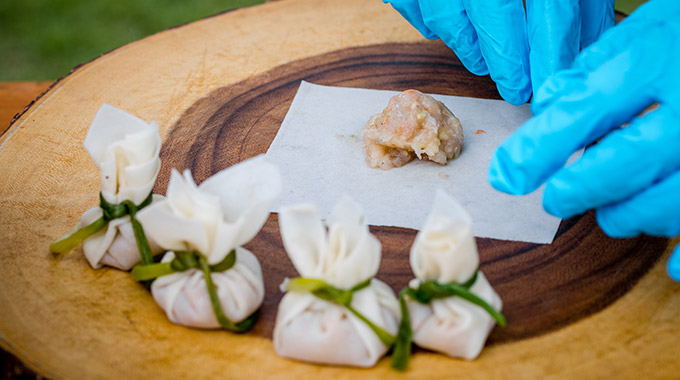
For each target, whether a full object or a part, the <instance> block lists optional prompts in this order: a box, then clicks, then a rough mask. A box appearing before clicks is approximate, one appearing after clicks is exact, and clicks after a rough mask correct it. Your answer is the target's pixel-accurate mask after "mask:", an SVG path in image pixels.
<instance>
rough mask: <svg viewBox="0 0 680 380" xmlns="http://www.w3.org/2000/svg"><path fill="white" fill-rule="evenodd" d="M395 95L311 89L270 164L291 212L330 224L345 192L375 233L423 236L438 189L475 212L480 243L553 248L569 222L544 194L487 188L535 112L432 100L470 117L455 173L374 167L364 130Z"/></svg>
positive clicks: (293, 112)
mask: <svg viewBox="0 0 680 380" xmlns="http://www.w3.org/2000/svg"><path fill="white" fill-rule="evenodd" d="M396 94H397V92H395V91H382V90H366V89H356V88H342V87H327V86H319V85H315V84H310V83H307V82H302V83H301V84H300V88H299V89H298V92H297V94H296V95H295V99H294V100H293V103H292V104H291V106H290V109H289V110H288V113H287V114H286V117H285V119H284V121H283V123H282V124H281V128H280V129H279V132H278V134H277V135H276V138H274V142H273V143H272V145H271V146H270V147H269V150H268V151H267V157H269V159H271V160H272V161H273V162H275V163H277V164H278V165H279V167H280V168H281V171H282V175H283V181H284V183H283V186H284V190H283V193H282V195H281V197H280V199H279V202H278V204H277V205H276V206H275V208H274V210H273V211H275V212H276V211H278V210H279V209H280V207H281V206H282V205H290V204H296V203H309V202H311V203H315V204H316V205H317V206H318V207H319V211H320V213H321V216H322V217H323V218H325V217H327V216H328V215H329V213H330V211H331V210H332V208H333V205H334V204H335V202H336V201H337V200H338V199H339V198H340V196H341V195H342V194H347V195H349V196H351V197H353V198H354V199H356V200H357V201H358V202H359V204H361V205H362V207H363V208H364V211H365V212H366V218H367V221H368V222H369V223H370V224H372V225H381V226H396V227H406V228H412V229H420V228H421V227H422V226H423V224H424V223H425V219H426V217H427V214H428V213H429V211H430V207H431V202H432V199H433V198H434V194H435V191H436V190H437V189H438V188H441V189H444V190H445V191H447V192H448V193H449V194H451V195H452V196H454V197H455V198H456V199H457V200H458V201H459V202H460V203H461V204H462V205H463V207H465V209H466V210H467V211H468V213H470V216H471V217H472V220H473V231H474V233H475V236H478V237H487V238H495V239H503V240H518V241H527V242H533V243H541V244H544V243H551V242H552V240H553V238H554V237H555V233H556V232H557V228H558V227H559V223H560V219H558V218H556V217H553V216H551V215H549V214H547V213H546V212H545V211H544V210H543V207H542V204H541V199H542V195H543V194H542V193H543V192H542V189H541V190H539V191H536V192H534V193H532V194H529V195H526V196H522V197H517V196H511V195H507V194H503V193H501V192H498V191H496V190H494V189H493V188H492V187H491V185H489V182H488V181H487V172H488V168H489V162H490V160H491V156H492V154H493V152H494V151H495V150H496V148H497V147H498V145H499V144H500V143H501V142H502V141H503V140H505V139H506V138H507V137H508V136H510V134H511V133H512V132H513V131H515V130H516V129H517V127H519V126H520V125H521V124H522V123H523V122H524V121H526V120H527V119H529V117H531V112H530V110H529V106H528V105H522V106H519V107H516V106H513V105H510V104H509V103H506V102H504V101H500V100H488V99H475V98H465V97H459V96H446V95H432V96H434V98H436V99H437V100H439V101H442V102H443V103H444V104H446V106H447V107H448V108H449V109H450V110H451V111H452V112H453V113H454V114H455V115H456V116H457V117H458V119H460V122H461V124H462V125H463V133H464V138H465V143H464V145H463V151H462V154H461V155H460V157H458V158H456V159H454V160H452V161H449V163H448V164H447V165H446V166H440V165H437V164H435V163H433V162H422V161H419V160H417V159H416V160H414V161H412V162H410V163H408V164H406V165H404V166H402V167H400V168H394V169H390V170H381V169H374V168H370V167H368V165H366V162H365V152H364V148H363V146H362V141H361V131H362V128H363V126H364V124H365V123H366V121H367V120H368V119H369V117H370V116H371V115H373V114H375V113H379V112H381V111H382V110H383V108H385V107H386V106H387V102H388V101H389V99H390V98H391V97H392V96H394V95H396Z"/></svg>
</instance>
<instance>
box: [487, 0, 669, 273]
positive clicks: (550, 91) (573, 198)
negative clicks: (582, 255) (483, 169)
mask: <svg viewBox="0 0 680 380" xmlns="http://www.w3.org/2000/svg"><path fill="white" fill-rule="evenodd" d="M655 103H658V108H656V109H654V110H651V111H648V112H647V113H646V114H643V115H641V116H638V115H639V114H640V113H641V112H642V111H643V110H645V109H646V108H648V107H649V106H650V105H653V104H655ZM532 111H533V112H534V115H536V116H535V117H533V118H532V119H530V120H529V121H527V122H526V123H525V124H524V125H523V126H522V127H521V128H520V129H519V130H518V131H517V132H515V134H514V135H512V136H511V137H510V138H508V139H507V140H506V141H505V142H503V143H502V144H501V146H500V147H499V148H498V150H497V151H496V153H495V155H494V156H493V158H492V161H491V167H490V171H489V181H490V182H491V184H492V185H493V186H494V187H495V188H496V189H498V190H501V191H504V192H506V193H511V194H526V193H529V192H531V191H533V190H535V189H536V188H538V187H539V186H540V185H541V184H542V183H544V182H547V183H546V187H545V193H544V197H543V207H544V208H545V209H546V211H548V212H549V213H551V214H553V215H555V216H558V217H561V218H566V217H569V216H572V215H575V214H579V213H582V212H584V211H586V210H588V209H593V208H594V209H596V210H597V212H596V214H597V221H598V223H599V225H600V227H601V228H602V230H604V232H606V233H607V234H608V235H610V236H613V237H628V236H635V235H637V234H640V233H647V234H651V235H661V236H674V235H677V234H678V233H680V1H677V0H651V1H650V2H648V3H646V4H644V5H643V6H641V7H640V8H638V10H637V11H635V12H634V13H633V14H632V15H631V16H630V17H628V18H626V19H625V20H624V21H622V22H621V23H620V24H619V25H618V26H616V27H614V28H612V29H611V30H609V31H607V32H606V33H605V34H604V35H603V36H602V38H601V39H600V40H599V41H597V42H595V43H594V44H592V45H591V46H590V47H589V48H588V49H586V50H585V51H583V53H582V54H581V55H580V56H578V57H577V58H576V61H575V62H574V65H573V67H572V68H571V69H569V70H564V71H561V72H559V73H557V74H556V75H554V76H552V77H550V78H549V79H548V80H547V81H546V83H545V84H544V85H543V86H542V87H541V88H540V89H539V90H538V91H537V92H536V94H535V95H534V99H533V103H532ZM627 122H630V125H628V126H625V127H620V126H621V125H622V124H623V123H627ZM600 138H601V140H600V141H598V142H597V143H596V144H595V145H593V146H591V147H590V148H588V149H587V150H586V151H585V153H584V154H583V156H582V157H581V159H579V160H578V161H576V162H575V163H573V164H571V165H569V166H567V167H563V165H564V164H565V162H566V161H567V158H568V157H569V156H570V155H571V154H572V153H573V152H574V151H576V150H577V149H580V148H583V147H584V146H586V145H588V144H590V143H592V142H594V141H596V140H598V139H600ZM668 272H669V274H670V276H671V277H672V278H673V279H675V280H678V281H680V249H676V250H675V252H674V254H673V256H672V258H671V260H670V261H669V263H668Z"/></svg>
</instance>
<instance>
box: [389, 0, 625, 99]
mask: <svg viewBox="0 0 680 380" xmlns="http://www.w3.org/2000/svg"><path fill="white" fill-rule="evenodd" d="M383 2H385V3H391V4H392V7H394V9H396V10H397V11H399V13H401V14H402V16H404V18H405V19H406V20H408V22H410V23H411V25H413V26H414V27H415V28H416V29H418V31H419V32H420V33H421V34H422V35H423V36H424V37H425V38H428V39H437V38H441V39H442V41H444V43H445V44H446V45H447V46H448V47H449V48H451V49H452V50H453V51H454V52H455V53H456V55H457V56H458V58H459V59H460V60H461V62H462V63H463V65H465V67H466V68H467V69H468V70H470V71H471V72H472V73H473V74H477V75H486V74H491V79H493V81H494V82H496V86H497V87H498V92H499V93H500V94H501V96H502V97H503V99H505V100H507V101H508V102H510V103H512V104H515V105H519V104H522V103H524V102H526V101H527V100H528V99H529V96H530V95H531V88H532V83H533V87H534V89H537V88H538V87H539V86H540V85H541V84H542V83H543V82H544V81H545V79H546V78H547V77H548V76H549V75H551V74H552V73H554V72H556V71H557V70H559V69H563V68H566V67H568V66H569V65H571V63H572V61H573V60H574V57H576V55H577V54H578V52H579V51H580V50H581V49H582V48H584V47H585V46H587V45H589V44H590V43H592V42H593V41H595V40H596V39H597V38H598V37H599V36H600V34H601V33H602V32H603V31H604V30H606V29H607V28H609V27H611V26H613V25H614V0H581V1H579V0H559V1H555V0H527V1H526V7H527V9H526V15H525V11H524V8H523V6H522V1H520V0H514V1H507V0H420V1H419V0H383ZM530 68H531V69H530Z"/></svg>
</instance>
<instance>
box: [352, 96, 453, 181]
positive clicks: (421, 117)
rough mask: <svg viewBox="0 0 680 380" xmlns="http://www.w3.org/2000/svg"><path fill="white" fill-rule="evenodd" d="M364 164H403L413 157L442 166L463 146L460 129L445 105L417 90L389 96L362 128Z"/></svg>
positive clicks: (380, 165)
mask: <svg viewBox="0 0 680 380" xmlns="http://www.w3.org/2000/svg"><path fill="white" fill-rule="evenodd" d="M363 140H364V145H365V147H366V163H367V164H368V166H370V167H372V168H380V169H391V168H395V167H400V166H403V165H404V164H406V163H408V162H410V161H411V160H413V159H414V158H415V157H418V158H419V159H421V160H427V161H434V162H436V163H438V164H440V165H446V163H447V161H448V160H451V159H454V158H456V157H458V156H459V155H460V152H461V150H462V149H463V128H462V127H461V125H460V121H459V120H458V118H456V116H454V115H453V113H452V112H451V111H450V110H449V109H448V108H446V106H445V105H444V104H443V103H442V102H440V101H438V100H435V99H434V98H432V97H431V96H429V95H426V94H423V93H422V92H420V91H417V90H406V91H404V92H402V93H400V94H398V95H395V96H393V97H392V98H391V99H390V101H389V103H388V104H387V107H385V109H384V110H383V111H382V112H381V113H379V114H376V115H373V116H371V118H370V119H369V120H368V122H367V123H366V125H365V126H364V131H363Z"/></svg>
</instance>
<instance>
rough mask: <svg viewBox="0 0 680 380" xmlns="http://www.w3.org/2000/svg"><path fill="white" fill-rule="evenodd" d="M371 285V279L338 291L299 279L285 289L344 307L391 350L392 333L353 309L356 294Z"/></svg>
mask: <svg viewBox="0 0 680 380" xmlns="http://www.w3.org/2000/svg"><path fill="white" fill-rule="evenodd" d="M370 284H371V279H370V278H369V279H368V280H366V281H363V282H361V283H359V284H357V285H356V286H354V287H352V288H351V289H349V290H343V289H338V288H336V287H334V286H332V285H329V284H328V283H326V282H324V281H322V280H317V279H313V278H305V277H297V278H293V279H290V280H288V282H286V284H285V288H286V290H288V291H291V292H309V293H311V294H313V295H314V296H315V297H317V298H320V299H322V300H325V301H329V302H333V303H335V304H338V305H341V306H344V307H346V308H347V310H349V312H350V313H352V314H354V316H356V317H357V318H359V320H361V321H362V322H363V323H365V324H366V325H367V326H368V327H369V328H370V329H371V330H373V332H374V333H375V335H376V336H377V337H378V339H380V341H381V342H382V343H383V344H384V345H385V347H387V348H390V347H392V345H393V344H394V341H395V337H394V336H392V335H391V334H390V333H388V332H387V331H385V330H384V329H383V328H381V327H380V326H378V325H376V324H375V323H373V322H371V321H370V320H369V319H368V318H366V317H365V316H364V315H363V314H361V313H360V312H359V311H357V310H356V309H355V308H353V307H352V296H353V295H354V292H356V291H359V290H361V289H363V288H365V287H367V286H369V285H370Z"/></svg>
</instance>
